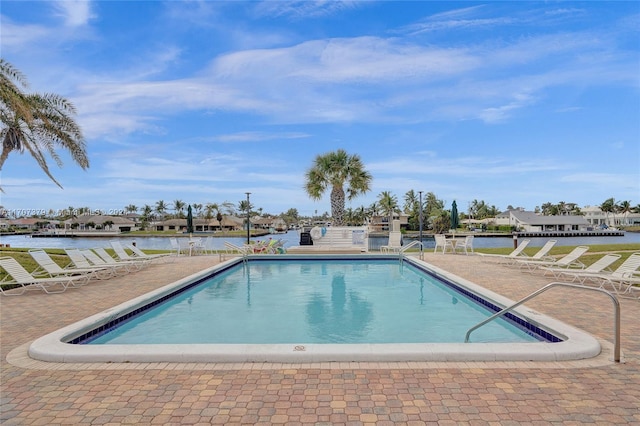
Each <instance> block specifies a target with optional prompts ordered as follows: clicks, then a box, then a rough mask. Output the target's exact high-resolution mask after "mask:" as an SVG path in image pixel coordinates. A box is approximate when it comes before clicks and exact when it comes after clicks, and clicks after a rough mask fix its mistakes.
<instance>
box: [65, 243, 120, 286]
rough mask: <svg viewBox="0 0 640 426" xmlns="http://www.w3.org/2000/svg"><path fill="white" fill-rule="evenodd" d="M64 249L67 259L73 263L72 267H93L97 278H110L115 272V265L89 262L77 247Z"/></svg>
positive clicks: (86, 268)
mask: <svg viewBox="0 0 640 426" xmlns="http://www.w3.org/2000/svg"><path fill="white" fill-rule="evenodd" d="M64 251H65V253H67V256H69V259H71V263H73V265H74V267H76V268H80V269H84V270H89V269H94V270H95V271H96V274H97V278H99V279H106V278H111V277H113V276H115V275H116V273H117V270H116V268H115V267H113V266H109V265H107V264H105V263H104V262H103V264H102V265H96V264H92V263H90V262H89V260H88V259H87V257H86V256H85V255H84V254H83V253H82V252H81V251H80V250H79V249H64ZM96 257H97V256H96Z"/></svg>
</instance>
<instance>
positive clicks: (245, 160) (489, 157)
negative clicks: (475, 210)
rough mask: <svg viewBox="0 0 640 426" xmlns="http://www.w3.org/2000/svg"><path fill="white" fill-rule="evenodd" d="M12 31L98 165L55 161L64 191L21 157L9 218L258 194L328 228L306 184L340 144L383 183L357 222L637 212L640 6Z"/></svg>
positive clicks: (18, 18) (176, 12) (95, 11)
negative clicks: (624, 206)
mask: <svg viewBox="0 0 640 426" xmlns="http://www.w3.org/2000/svg"><path fill="white" fill-rule="evenodd" d="M0 25H1V26H0V53H1V56H2V58H3V59H5V60H6V61H8V62H9V63H11V64H12V65H13V66H14V67H15V68H17V69H18V70H20V71H21V72H22V73H23V74H24V75H25V76H26V78H27V80H28V82H29V87H28V88H27V89H25V90H26V91H28V92H39V93H45V92H46V93H55V94H58V95H61V96H64V97H65V98H67V99H68V100H70V101H71V102H72V103H73V104H74V105H75V107H76V109H77V115H76V116H75V118H76V121H77V122H78V123H79V124H80V126H81V128H82V130H83V133H84V136H85V139H86V144H87V152H88V155H89V160H90V167H89V168H88V169H87V170H86V171H85V170H82V169H81V168H80V167H79V166H77V165H76V164H74V163H73V161H72V160H71V159H70V158H69V156H68V155H66V153H64V152H63V151H60V155H61V158H62V161H63V163H64V165H63V167H62V168H58V167H57V166H56V164H55V162H54V161H53V160H49V165H50V170H51V172H52V174H53V175H54V177H55V178H56V179H57V180H58V181H59V182H60V183H61V184H62V186H63V188H64V189H60V188H59V187H57V186H56V185H55V184H54V183H53V182H52V181H51V180H49V178H48V177H47V176H46V175H45V174H44V172H42V170H41V169H40V167H39V166H38V165H37V163H36V162H35V160H34V159H33V158H32V157H31V156H30V155H29V154H22V155H21V154H19V153H17V152H14V153H12V154H11V155H10V156H9V158H8V159H7V161H6V163H5V164H4V166H3V169H2V171H1V175H0V178H1V184H0V185H1V186H2V188H3V190H4V193H2V194H0V205H2V206H4V208H5V209H7V210H8V211H9V212H12V211H13V212H22V213H29V212H38V211H43V210H45V211H48V210H50V209H53V210H56V209H66V208H67V207H69V206H72V207H76V208H77V207H89V208H90V209H92V210H101V211H102V212H106V213H110V212H113V213H117V211H118V210H121V209H122V208H123V207H124V206H127V205H129V204H133V205H135V206H137V207H139V208H141V207H142V206H144V205H145V204H148V205H150V206H152V207H153V206H155V204H156V202H157V201H159V200H162V201H164V202H165V203H166V204H168V205H170V206H171V205H173V202H174V201H175V200H180V201H183V202H185V203H187V204H193V203H199V204H206V203H218V204H220V203H224V202H230V203H233V204H234V205H236V206H237V205H238V203H239V202H240V201H242V200H246V195H245V193H246V192H249V193H250V194H251V195H250V201H251V204H252V205H253V207H254V208H255V209H262V211H263V212H264V213H272V214H279V213H282V212H286V211H287V210H289V209H291V208H295V209H297V211H298V213H299V214H300V215H303V216H311V215H315V214H322V213H324V212H330V211H331V208H330V201H329V194H330V190H328V191H327V192H326V194H325V195H324V196H323V197H322V199H321V200H313V199H311V198H310V197H309V196H308V195H307V194H306V192H305V190H304V175H305V172H306V171H307V170H308V169H309V168H310V167H312V165H313V161H314V159H315V158H316V156H318V155H322V154H326V153H328V152H332V151H336V150H338V149H344V150H345V151H347V153H349V154H351V155H358V156H359V157H360V158H361V160H362V162H363V164H364V167H365V169H366V170H367V171H368V172H369V173H370V174H371V175H372V177H373V180H372V183H371V190H370V191H369V192H368V193H366V194H365V195H361V196H359V197H357V198H355V199H353V200H351V201H348V202H347V205H346V207H347V208H353V209H356V208H359V207H361V206H365V207H368V206H370V205H371V204H372V203H374V202H376V201H377V200H378V199H379V195H380V193H382V192H383V191H388V192H390V193H391V194H393V195H395V196H396V197H397V199H398V203H399V205H400V206H402V205H403V202H404V196H405V194H406V193H407V192H408V191H410V190H413V191H415V192H416V193H418V191H422V192H423V194H426V193H428V192H432V193H434V194H435V195H436V197H437V198H438V199H440V200H442V201H443V202H444V203H445V206H446V207H450V205H451V203H452V202H453V201H454V200H455V201H456V202H457V205H458V209H459V210H460V211H462V212H464V211H466V210H467V209H468V206H469V205H470V203H472V202H473V201H474V200H478V201H484V202H485V203H486V204H488V205H489V206H495V207H496V208H497V209H498V210H501V211H504V210H506V209H507V207H508V206H513V207H522V208H525V209H527V210H533V209H535V208H536V207H537V206H541V205H542V204H545V203H554V204H555V203H560V202H565V203H576V204H577V205H578V206H581V207H584V206H588V205H600V204H602V203H603V202H604V201H605V200H606V199H609V198H614V199H615V200H616V201H617V202H619V201H630V202H631V205H633V206H636V205H638V204H640V2H635V1H625V2H612V1H607V2H597V1H587V2H563V1H546V2H524V1H518V2H506V1H496V2H491V1H487V2H473V1H464V2H455V1H441V2H439V1H407V2H403V1H312V0H309V1H291V2H288V1H229V2H225V1H215V2H214V1H176V0H174V1H166V2H165V1H73V0H67V1H59V2H57V1H36V2H30V1H10V0H3V1H2V3H0ZM26 215H28V214H26Z"/></svg>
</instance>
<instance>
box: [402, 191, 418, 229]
mask: <svg viewBox="0 0 640 426" xmlns="http://www.w3.org/2000/svg"><path fill="white" fill-rule="evenodd" d="M421 207H422V206H420V197H419V196H418V194H416V192H415V191H414V190H413V189H410V190H409V191H407V192H406V193H405V194H404V208H403V211H404V213H406V214H408V215H409V226H410V228H411V229H418V228H419V222H420V209H421Z"/></svg>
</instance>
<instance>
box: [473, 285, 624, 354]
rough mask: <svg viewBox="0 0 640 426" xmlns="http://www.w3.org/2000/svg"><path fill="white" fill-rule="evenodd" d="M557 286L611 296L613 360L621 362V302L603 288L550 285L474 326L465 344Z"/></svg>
mask: <svg viewBox="0 0 640 426" xmlns="http://www.w3.org/2000/svg"><path fill="white" fill-rule="evenodd" d="M556 286H562V287H572V288H580V289H585V290H593V291H598V292H600V293H604V294H606V295H607V296H609V297H610V298H611V301H612V302H613V307H614V318H613V330H614V338H613V346H614V347H613V360H614V361H615V362H620V301H619V300H618V298H617V297H616V296H614V295H613V294H611V293H609V292H608V291H606V290H603V289H601V288H595V287H585V286H582V285H576V284H569V283H561V282H553V283H549V284H547V285H546V286H544V287H542V288H541V289H539V290H537V291H534V292H533V293H531V294H530V295H528V296H527V297H525V298H524V299H520V300H519V301H517V302H516V303H514V304H513V305H511V306H508V307H506V308H504V309H502V310H501V311H499V312H496V313H495V314H493V315H491V316H490V317H489V318H487V319H485V320H484V321H482V322H480V323H478V324H476V325H474V326H473V327H471V328H470V329H469V330H468V331H467V334H466V335H465V337H464V342H465V343H469V336H471V333H472V332H473V331H474V330H476V329H478V328H480V327H482V326H483V325H485V324H487V323H488V322H491V321H493V320H494V319H496V318H498V317H500V316H502V315H504V314H506V313H507V312H509V311H511V310H513V309H514V308H515V307H517V306H520V305H522V304H523V303H524V302H526V301H527V300H530V299H533V298H534V297H536V296H537V295H539V294H540V293H543V292H545V291H547V290H548V289H550V288H551V287H556Z"/></svg>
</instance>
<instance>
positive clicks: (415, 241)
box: [398, 240, 424, 259]
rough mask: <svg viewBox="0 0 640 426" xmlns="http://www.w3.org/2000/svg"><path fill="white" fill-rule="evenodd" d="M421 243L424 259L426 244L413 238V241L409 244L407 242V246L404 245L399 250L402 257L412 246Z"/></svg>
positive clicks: (421, 257)
mask: <svg viewBox="0 0 640 426" xmlns="http://www.w3.org/2000/svg"><path fill="white" fill-rule="evenodd" d="M417 245H419V246H420V259H423V255H422V250H423V248H424V245H423V244H422V241H418V240H413V241H411V242H410V243H409V244H407V245H406V246H402V248H401V249H400V250H399V251H398V253H399V254H400V257H402V254H403V253H404V252H405V251H407V250H409V249H410V248H411V247H415V246H417Z"/></svg>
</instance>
